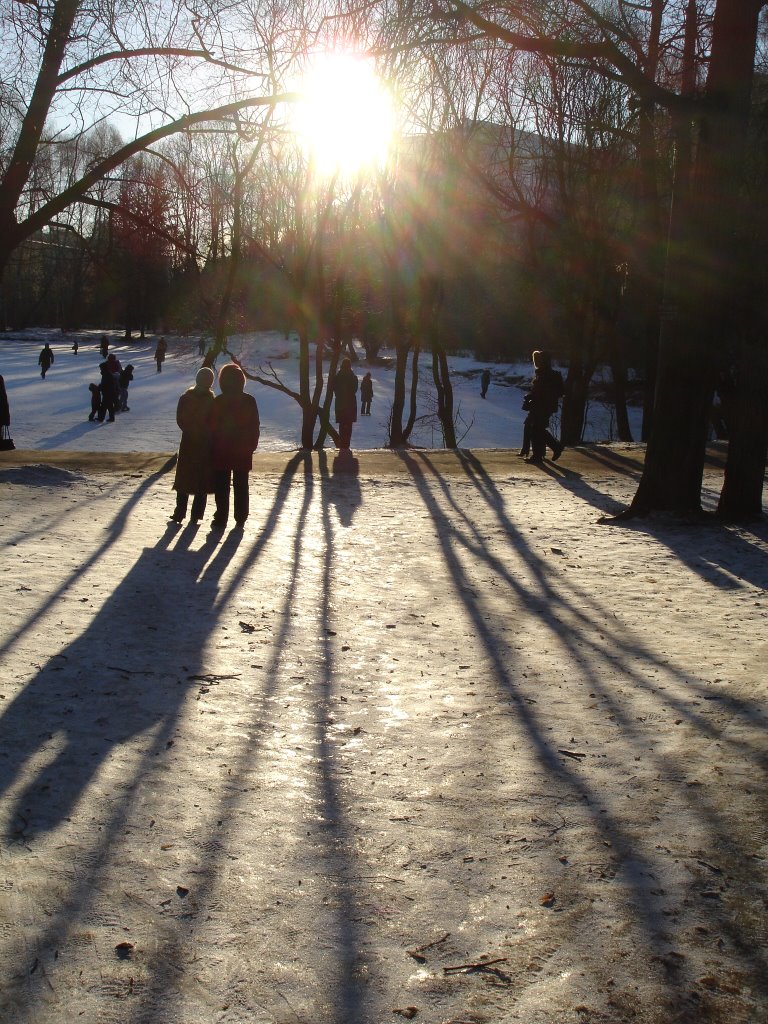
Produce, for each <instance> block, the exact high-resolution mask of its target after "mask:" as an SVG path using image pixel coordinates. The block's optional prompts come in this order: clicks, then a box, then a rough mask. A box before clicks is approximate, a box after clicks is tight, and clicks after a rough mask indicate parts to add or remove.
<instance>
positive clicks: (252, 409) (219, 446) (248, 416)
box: [209, 363, 260, 530]
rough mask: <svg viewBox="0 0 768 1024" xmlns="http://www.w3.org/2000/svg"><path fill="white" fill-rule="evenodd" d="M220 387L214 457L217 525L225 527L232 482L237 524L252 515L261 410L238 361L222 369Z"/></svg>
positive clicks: (212, 425)
mask: <svg viewBox="0 0 768 1024" xmlns="http://www.w3.org/2000/svg"><path fill="white" fill-rule="evenodd" d="M219 387H220V388H221V394H220V395H217V396H216V398H215V399H214V400H213V404H212V405H211V415H210V419H209V426H210V431H211V460H212V464H213V493H214V497H215V499H216V515H215V516H214V517H213V523H212V525H213V528H214V529H216V530H223V529H224V527H225V525H226V522H227V519H228V518H229V491H230V484H231V486H232V490H233V492H234V498H235V501H234V504H235V523H236V524H237V525H238V526H240V527H242V526H243V524H244V523H245V521H246V519H247V518H248V507H249V503H248V474H249V473H250V471H251V469H252V468H253V453H254V452H255V451H256V448H257V447H258V444H259V426H260V425H259V409H258V406H257V405H256V399H255V398H254V397H253V396H252V395H247V394H245V391H244V388H245V374H244V373H243V371H242V370H241V368H240V367H239V366H238V365H237V363H227V364H226V366H222V368H221V370H220V371H219Z"/></svg>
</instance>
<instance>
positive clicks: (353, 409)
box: [333, 358, 358, 449]
mask: <svg viewBox="0 0 768 1024" xmlns="http://www.w3.org/2000/svg"><path fill="white" fill-rule="evenodd" d="M357 387H358V380H357V377H356V376H355V374H354V372H353V370H352V363H351V361H350V360H349V359H348V358H345V359H342V361H341V368H340V370H339V372H338V373H337V374H336V379H335V380H334V382H333V393H334V395H335V397H336V404H335V412H336V422H337V423H338V425H339V448H340V449H349V447H350V446H351V444H352V424H353V423H355V422H356V421H357Z"/></svg>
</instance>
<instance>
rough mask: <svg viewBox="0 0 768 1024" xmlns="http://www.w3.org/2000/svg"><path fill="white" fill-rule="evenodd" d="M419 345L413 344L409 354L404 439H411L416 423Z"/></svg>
mask: <svg viewBox="0 0 768 1024" xmlns="http://www.w3.org/2000/svg"><path fill="white" fill-rule="evenodd" d="M420 351H421V350H420V348H419V345H418V344H416V345H414V346H413V355H412V356H411V396H410V403H409V409H408V422H407V423H406V424H405V428H404V430H403V438H404V439H405V440H406V441H410V439H411V431H412V430H413V426H414V424H415V423H416V405H417V399H418V387H419V353H420Z"/></svg>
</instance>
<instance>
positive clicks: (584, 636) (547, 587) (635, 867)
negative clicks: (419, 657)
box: [402, 454, 768, 1019]
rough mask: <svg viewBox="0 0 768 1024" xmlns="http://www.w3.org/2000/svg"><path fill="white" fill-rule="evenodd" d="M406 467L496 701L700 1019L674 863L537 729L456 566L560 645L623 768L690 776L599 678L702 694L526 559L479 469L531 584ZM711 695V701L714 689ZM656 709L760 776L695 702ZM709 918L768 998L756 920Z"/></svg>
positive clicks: (671, 1005)
mask: <svg viewBox="0 0 768 1024" xmlns="http://www.w3.org/2000/svg"><path fill="white" fill-rule="evenodd" d="M402 458H403V460H404V462H405V464H406V466H407V467H408V469H409V471H410V473H411V475H412V478H413V481H414V483H415V485H416V487H417V489H418V492H419V494H420V496H421V499H422V501H423V503H424V506H425V508H426V509H427V511H428V512H429V514H430V515H431V517H432V519H433V521H434V524H435V528H436V533H437V536H438V545H439V547H440V551H441V553H442V556H443V559H444V561H445V563H446V565H447V566H448V568H449V571H450V573H451V575H452V577H453V579H454V583H455V592H456V594H457V595H458V597H459V599H460V600H461V602H462V604H463V605H464V608H465V611H466V613H467V616H468V617H469V619H470V621H471V622H472V625H473V628H474V631H475V633H476V635H477V637H478V638H479V641H480V643H481V645H482V647H483V649H484V651H485V653H486V655H487V657H488V660H489V662H490V665H491V666H492V672H493V676H494V678H495V679H496V681H497V683H498V685H499V688H500V692H501V694H503V695H504V696H505V698H506V700H508V701H509V702H510V703H511V706H512V708H513V709H514V714H515V716H516V718H517V720H518V722H519V723H520V724H521V726H522V727H523V728H524V730H525V732H526V734H527V736H528V739H529V741H530V744H531V748H532V750H533V752H534V754H535V757H536V759H537V761H538V763H539V764H540V766H541V768H542V769H543V770H544V771H545V772H546V773H547V775H548V776H549V778H550V780H551V785H552V786H553V787H554V788H556V789H557V790H558V791H559V792H561V793H562V794H563V795H564V796H565V797H567V798H569V799H570V800H572V801H573V803H574V805H578V806H582V807H584V808H587V809H588V810H589V814H590V817H591V822H592V826H593V829H594V831H595V833H596V835H598V836H602V837H603V839H604V841H605V843H607V844H610V846H611V848H612V850H614V851H615V853H616V855H617V857H618V858H619V860H620V862H621V863H622V865H623V866H625V868H626V869H625V870H624V873H623V877H624V878H625V879H626V882H627V884H628V885H629V887H630V890H631V892H632V904H633V906H634V908H635V912H636V919H637V922H638V924H639V925H640V927H641V929H642V933H643V934H644V936H645V939H644V945H645V952H646V954H647V958H648V960H649V961H650V962H652V963H656V964H657V965H659V966H658V969H657V972H656V977H655V979H654V980H655V985H656V989H657V992H658V999H659V1000H660V1002H659V1004H658V1005H659V1007H661V1006H666V1007H667V1008H668V1010H669V1012H672V1013H683V1014H685V1013H690V1012H693V1011H694V1009H695V1007H696V1004H695V1001H694V1002H691V1001H690V1000H689V994H690V992H691V990H693V989H695V979H694V978H693V977H691V976H690V974H689V970H688V968H687V965H686V962H685V960H684V959H679V960H677V959H674V958H672V959H670V957H669V956H668V952H669V947H670V943H669V937H668V932H669V928H670V922H669V916H668V914H669V910H668V902H667V899H666V893H665V889H664V888H663V886H662V884H659V885H658V886H657V887H655V888H654V887H652V886H650V885H649V884H648V879H649V878H653V879H657V880H658V881H659V882H660V883H662V882H663V880H664V879H665V878H667V877H668V876H669V873H670V865H669V859H668V858H667V856H666V854H665V853H664V852H661V850H660V848H659V847H657V849H658V850H660V852H659V853H658V854H651V853H649V852H648V850H647V849H646V850H645V851H641V850H639V849H638V848H637V845H636V843H635V841H634V838H633V836H632V833H631V830H630V829H629V828H628V825H627V824H625V822H624V820H623V817H622V816H620V815H619V814H617V813H615V811H613V810H611V809H610V807H609V806H608V805H607V801H606V800H605V799H604V794H603V793H601V792H600V790H599V789H596V788H595V786H594V785H593V784H592V783H591V782H590V779H589V776H588V773H586V772H585V771H584V770H583V769H582V768H581V766H580V765H576V764H574V763H573V762H572V761H571V760H570V759H569V758H568V757H565V756H563V755H562V754H561V753H560V752H559V751H558V748H557V746H556V745H555V741H554V740H553V739H552V738H551V737H550V736H549V735H548V730H547V725H548V723H546V722H545V721H543V720H540V718H539V716H538V715H537V713H536V710H535V702H531V703H529V699H530V698H531V697H532V696H533V692H529V689H530V684H529V683H528V682H527V681H526V680H525V678H524V677H523V674H522V671H521V670H522V666H520V665H519V660H520V659H519V655H518V654H517V652H516V651H515V649H514V648H513V647H512V646H511V645H510V643H509V642H508V641H507V640H506V639H505V637H504V636H503V634H502V630H501V629H500V628H496V627H495V626H494V624H493V616H492V615H491V614H489V613H486V611H485V609H484V608H483V598H482V596H481V595H478V594H476V592H475V589H474V586H475V585H476V584H473V580H471V579H470V578H469V577H468V576H467V573H466V569H465V568H464V565H463V563H462V557H461V556H462V555H464V556H465V557H467V558H469V559H472V560H475V561H477V562H479V563H480V564H485V565H486V566H487V567H488V568H489V569H491V570H492V571H493V573H494V575H495V576H496V578H497V579H498V580H500V581H501V583H502V585H503V586H505V587H507V588H508V590H509V602H510V614H511V615H514V614H515V608H516V607H518V606H520V607H524V608H525V609H526V610H527V611H528V612H532V613H534V614H535V615H536V617H537V622H538V628H539V629H541V630H542V631H543V636H544V637H545V638H546V637H548V638H549V640H550V641H551V642H552V643H554V644H557V645H558V646H559V647H560V648H561V650H562V652H563V654H564V656H565V657H566V659H568V660H569V661H570V663H571V664H572V665H574V666H576V667H577V668H578V670H579V671H580V673H581V674H582V675H583V678H584V686H585V691H590V692H591V694H592V695H593V696H594V695H597V696H598V697H599V698H600V699H601V700H602V701H603V703H604V706H605V707H606V709H608V710H609V711H610V713H611V714H612V715H613V716H614V718H615V721H616V722H617V724H618V726H619V728H620V729H621V735H622V739H623V743H624V745H625V748H626V754H625V756H626V758H627V759H628V760H629V759H630V758H631V757H632V755H633V754H635V755H636V756H638V757H642V758H644V759H646V760H647V759H648V758H649V757H652V758H654V759H655V761H656V765H657V768H658V771H659V773H660V774H662V776H663V777H664V778H677V779H680V780H681V781H682V780H683V779H685V778H686V777H687V768H688V766H687V765H686V764H683V763H681V762H679V761H678V760H676V759H675V758H673V757H671V756H669V755H664V754H656V753H651V754H649V752H648V749H647V745H646V744H645V743H644V742H643V741H644V731H643V728H642V727H641V726H638V724H637V723H636V722H635V721H634V720H633V719H632V718H631V717H630V714H629V712H628V709H627V708H625V707H624V704H623V701H622V699H621V697H620V696H619V694H618V693H616V692H612V690H611V689H609V688H608V687H607V686H606V685H605V683H604V681H603V677H604V676H605V675H610V676H614V675H615V674H616V672H617V670H618V671H619V672H620V673H621V674H622V675H623V676H624V680H625V682H624V685H626V686H632V687H635V688H637V690H638V692H640V691H642V692H643V693H644V694H645V695H646V696H648V695H652V694H653V689H652V684H651V682H650V681H649V678H648V670H649V669H651V668H659V669H660V670H661V669H662V668H663V669H664V670H666V671H667V672H670V671H672V674H673V676H675V675H676V682H677V683H678V684H679V686H680V688H681V689H683V688H688V689H689V690H690V691H691V695H692V697H695V696H698V695H699V694H702V695H703V692H704V686H703V684H702V683H701V682H699V681H696V680H692V679H691V678H690V676H688V675H686V676H683V675H681V674H680V673H675V672H674V669H673V668H672V667H671V666H669V665H668V664H666V663H665V662H663V661H662V660H661V659H660V658H658V657H657V655H656V654H655V653H654V652H653V651H652V650H651V649H649V648H648V647H647V646H646V645H645V644H644V643H643V642H642V641H641V640H640V639H639V638H637V637H633V636H632V635H631V634H630V633H629V632H628V631H627V630H626V629H620V628H619V627H618V625H616V626H611V625H610V615H609V614H608V610H606V609H604V608H602V607H601V606H600V605H599V603H598V602H596V601H595V600H594V598H593V597H592V596H591V595H590V594H589V593H588V592H586V591H584V590H583V588H580V587H579V586H578V584H574V583H573V582H572V580H571V579H569V578H566V577H564V576H557V577H556V576H555V575H554V574H552V573H551V572H550V570H549V569H548V567H547V565H546V563H545V561H544V560H542V559H541V558H540V557H539V556H538V555H537V554H536V553H535V552H534V551H533V550H532V549H531V547H530V546H529V545H528V543H527V541H526V540H525V538H524V537H523V536H522V534H521V533H520V531H519V530H518V529H517V527H516V526H515V524H514V522H513V521H512V520H511V519H510V518H509V516H508V514H507V512H506V509H505V504H504V500H503V498H502V496H501V494H500V493H499V491H498V489H497V488H496V486H495V484H494V482H493V480H492V479H491V478H490V477H489V475H488V474H487V473H486V472H485V471H484V470H483V468H482V466H481V465H480V464H479V462H478V461H477V460H476V459H474V458H473V457H471V456H465V458H464V460H463V461H464V466H465V470H466V473H467V477H468V480H469V481H470V482H471V484H472V485H473V486H474V487H475V488H476V489H477V491H478V494H479V495H481V496H482V498H483V499H484V501H485V502H486V503H487V505H488V507H489V509H490V511H491V514H492V517H493V518H494V519H495V521H496V523H497V525H498V526H500V527H501V528H502V529H503V530H504V532H505V533H506V534H507V535H508V537H509V543H510V545H511V546H512V548H513V549H514V551H515V553H516V555H517V557H518V558H519V559H520V560H521V561H522V563H523V565H524V566H525V568H526V570H527V574H526V576H523V575H520V574H519V573H516V572H515V573H513V572H511V571H510V569H509V568H508V566H507V565H506V564H505V563H504V562H503V561H502V560H501V559H500V558H499V557H497V556H496V555H495V554H494V553H493V552H492V551H491V550H490V548H489V546H488V544H487V542H486V540H485V538H484V535H483V529H482V526H481V524H478V523H477V522H476V521H475V520H474V519H473V518H471V517H470V516H468V515H467V514H466V513H465V512H464V510H463V509H462V508H461V507H460V505H459V503H458V502H457V500H456V498H455V496H454V494H453V493H452V491H451V490H450V488H449V487H448V486H447V485H446V482H445V481H444V480H443V479H442V478H441V477H440V475H439V473H438V472H437V471H436V470H435V469H434V468H433V467H432V465H431V462H430V459H429V456H428V455H418V456H417V455H412V454H405V455H403V456H402ZM527 579H528V580H529V581H526V580H527ZM708 696H711V690H710V691H709V693H708ZM656 699H657V700H658V702H659V705H660V707H661V705H662V703H664V704H669V703H672V705H673V706H674V708H675V710H676V711H677V712H678V713H679V715H680V716H681V720H685V721H687V722H689V723H690V724H691V725H692V726H693V727H695V728H696V729H697V730H699V731H700V732H701V733H702V734H703V735H705V736H706V735H710V736H711V737H712V738H713V739H717V740H718V741H721V742H723V744H724V745H728V746H729V747H730V748H731V750H732V751H733V753H734V754H735V756H738V757H740V758H741V759H742V760H743V761H744V763H745V765H747V766H748V770H749V771H751V772H752V773H753V775H754V777H755V780H757V778H759V777H760V775H761V774H762V770H763V767H764V751H763V750H762V749H761V748H760V746H759V745H756V744H754V743H750V742H749V741H746V740H740V739H738V736H737V738H735V739H733V740H726V739H725V737H723V736H722V735H721V732H720V730H718V729H717V728H715V727H713V726H712V724H711V723H710V722H709V720H708V717H707V715H706V714H705V713H704V712H703V711H699V710H698V709H696V708H695V707H693V706H692V703H693V702H692V701H687V700H684V699H682V698H681V697H680V696H678V695H672V694H670V693H669V692H666V693H665V694H664V696H663V698H662V697H661V696H659V697H657V698H656ZM729 711H730V712H731V713H732V714H734V715H735V716H736V717H737V718H742V719H743V720H744V722H745V723H746V724H747V725H754V723H755V722H757V721H759V720H760V715H761V710H760V708H759V707H758V706H757V705H756V704H754V703H753V702H749V701H740V702H736V705H735V706H734V703H733V702H731V703H730V704H729ZM758 785H759V783H758ZM683 792H684V795H683V796H682V797H681V799H683V800H684V801H685V802H686V803H687V806H688V809H689V811H690V812H691V813H692V814H693V815H695V817H696V819H697V820H698V821H699V822H700V824H701V825H702V826H703V827H704V828H705V829H706V830H708V833H709V834H710V835H712V836H713V838H716V839H717V840H718V841H719V842H720V843H721V844H722V845H723V846H724V847H725V848H726V849H728V850H730V851H731V853H732V858H733V859H732V863H734V864H738V865H739V867H741V865H742V864H744V863H749V856H750V853H751V841H750V838H749V836H748V835H741V836H737V835H736V834H734V826H733V822H732V821H731V820H725V819H724V818H723V816H722V814H721V813H720V811H719V810H718V808H717V807H716V806H715V805H714V804H713V803H712V801H710V800H708V799H707V796H706V792H702V791H700V790H699V789H697V790H696V791H695V792H691V793H687V792H685V791H683ZM660 838H661V837H660ZM667 852H668V851H667ZM704 873H705V874H706V872H704ZM747 873H748V869H747ZM702 887H703V886H702ZM707 910H708V911H709V919H710V922H711V923H712V928H713V931H716V930H718V929H719V930H720V934H723V935H727V936H728V937H729V941H730V942H731V943H732V948H734V949H735V950H736V951H737V954H738V959H739V960H740V961H741V963H742V965H743V967H744V970H745V972H746V974H747V975H748V976H749V978H750V981H751V982H752V984H753V986H754V990H755V991H760V992H761V994H762V996H763V997H764V996H765V995H766V994H768V982H766V978H768V958H767V956H766V950H765V946H764V943H763V942H762V941H761V934H762V933H761V927H760V925H759V918H758V915H756V914H754V913H753V914H750V913H748V912H744V913H741V914H739V917H740V920H739V922H738V924H737V923H736V921H735V919H734V915H733V913H732V912H731V910H732V908H731V910H729V908H728V906H727V903H726V901H723V903H722V906H721V905H720V903H719V902H716V901H713V903H712V905H711V906H710V905H709V904H707ZM742 910H743V908H742ZM583 967H584V969H588V967H589V965H588V964H586V963H583ZM695 995H696V993H694V997H695ZM686 1019H687V1018H686Z"/></svg>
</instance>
